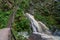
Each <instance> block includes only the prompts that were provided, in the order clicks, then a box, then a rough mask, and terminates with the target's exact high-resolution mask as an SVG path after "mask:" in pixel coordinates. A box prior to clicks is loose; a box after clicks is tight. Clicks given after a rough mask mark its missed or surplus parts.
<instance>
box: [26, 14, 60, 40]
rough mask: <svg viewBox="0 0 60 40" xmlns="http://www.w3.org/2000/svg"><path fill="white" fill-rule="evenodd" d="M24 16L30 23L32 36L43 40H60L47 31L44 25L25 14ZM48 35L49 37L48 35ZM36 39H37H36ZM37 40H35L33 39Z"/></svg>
mask: <svg viewBox="0 0 60 40" xmlns="http://www.w3.org/2000/svg"><path fill="white" fill-rule="evenodd" d="M26 16H27V17H28V19H29V20H30V22H31V27H32V29H33V34H37V35H40V36H41V37H42V39H44V40H60V37H58V36H53V35H52V34H51V32H50V31H49V29H48V28H47V27H46V25H45V24H43V23H42V22H37V21H36V20H35V19H34V17H33V16H32V15H30V14H28V13H26ZM49 34H50V35H49ZM37 38H38V37H37ZM35 40H37V39H35Z"/></svg>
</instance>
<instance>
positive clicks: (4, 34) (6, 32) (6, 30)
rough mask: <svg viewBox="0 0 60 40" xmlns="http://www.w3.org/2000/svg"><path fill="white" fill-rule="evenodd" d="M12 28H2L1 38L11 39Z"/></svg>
mask: <svg viewBox="0 0 60 40" xmlns="http://www.w3.org/2000/svg"><path fill="white" fill-rule="evenodd" d="M9 35H10V28H4V29H0V40H9Z"/></svg>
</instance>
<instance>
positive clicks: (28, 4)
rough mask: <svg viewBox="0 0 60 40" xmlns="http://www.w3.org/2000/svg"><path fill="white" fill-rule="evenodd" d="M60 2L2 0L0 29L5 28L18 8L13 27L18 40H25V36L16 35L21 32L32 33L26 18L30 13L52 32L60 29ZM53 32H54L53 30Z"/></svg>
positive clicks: (55, 0)
mask: <svg viewBox="0 0 60 40" xmlns="http://www.w3.org/2000/svg"><path fill="white" fill-rule="evenodd" d="M59 1H60V0H0V29H1V28H5V27H6V26H7V23H8V19H9V15H10V14H11V13H13V12H12V11H13V8H14V7H15V6H17V7H18V10H17V12H16V17H15V20H14V23H13V25H12V30H13V32H15V33H14V34H15V36H16V38H17V40H20V39H21V38H22V39H21V40H25V39H24V38H23V36H21V37H20V36H17V35H16V34H17V33H18V32H21V31H27V32H28V33H31V32H32V31H31V28H30V22H29V20H28V19H26V17H25V15H24V14H25V13H26V12H28V13H30V14H32V15H34V17H35V19H36V20H37V21H42V22H43V23H44V24H46V25H47V27H48V28H50V30H52V28H55V27H56V29H58V30H59V29H60V2H59ZM52 31H53V30H52Z"/></svg>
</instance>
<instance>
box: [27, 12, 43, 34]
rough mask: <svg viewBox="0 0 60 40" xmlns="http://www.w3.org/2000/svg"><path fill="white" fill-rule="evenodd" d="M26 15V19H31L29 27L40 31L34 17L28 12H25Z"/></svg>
mask: <svg viewBox="0 0 60 40" xmlns="http://www.w3.org/2000/svg"><path fill="white" fill-rule="evenodd" d="M26 16H27V17H28V19H29V20H30V21H31V27H32V29H33V32H40V33H41V32H42V28H41V27H39V24H38V22H37V21H36V20H35V19H34V17H33V16H32V15H30V14H28V13H26Z"/></svg>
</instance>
